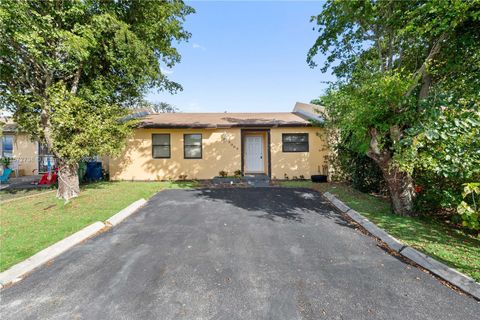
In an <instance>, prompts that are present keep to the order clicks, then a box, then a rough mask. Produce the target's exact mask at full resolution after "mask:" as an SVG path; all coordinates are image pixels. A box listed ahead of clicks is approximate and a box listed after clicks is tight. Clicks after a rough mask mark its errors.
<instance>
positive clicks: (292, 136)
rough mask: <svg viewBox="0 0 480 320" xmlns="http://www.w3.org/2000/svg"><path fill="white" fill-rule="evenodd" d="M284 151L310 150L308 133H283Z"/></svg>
mask: <svg viewBox="0 0 480 320" xmlns="http://www.w3.org/2000/svg"><path fill="white" fill-rule="evenodd" d="M282 151H283V152H308V133H284V134H282Z"/></svg>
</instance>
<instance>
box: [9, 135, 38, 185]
mask: <svg viewBox="0 0 480 320" xmlns="http://www.w3.org/2000/svg"><path fill="white" fill-rule="evenodd" d="M5 135H8V134H5ZM13 137H14V138H13V157H14V158H15V159H17V160H19V166H18V169H19V174H20V175H25V176H31V175H32V174H38V172H36V171H35V173H33V172H32V171H33V170H37V168H38V163H37V161H38V160H37V156H38V145H37V142H36V141H32V140H31V139H30V137H29V136H28V135H27V134H24V133H17V134H15V135H13Z"/></svg>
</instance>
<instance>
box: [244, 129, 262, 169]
mask: <svg viewBox="0 0 480 320" xmlns="http://www.w3.org/2000/svg"><path fill="white" fill-rule="evenodd" d="M263 163H264V162H263V138H262V136H245V172H246V173H260V172H264V168H263Z"/></svg>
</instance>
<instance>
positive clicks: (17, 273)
mask: <svg viewBox="0 0 480 320" xmlns="http://www.w3.org/2000/svg"><path fill="white" fill-rule="evenodd" d="M146 202H147V201H146V200H145V199H140V200H137V201H135V202H134V203H132V204H130V205H129V206H128V207H126V208H125V209H123V210H121V211H119V212H118V213H116V214H114V215H113V216H111V217H110V218H109V219H108V220H107V221H105V223H103V222H100V221H97V222H94V223H92V224H91V225H89V226H87V227H85V228H83V229H81V230H80V231H77V232H75V233H74V234H72V235H70V236H68V237H66V238H65V239H62V240H60V241H58V242H56V243H54V244H52V245H51V246H49V247H47V248H45V249H43V250H42V251H40V252H37V253H36V254H34V255H33V256H31V257H30V258H28V259H26V260H23V261H22V262H19V263H17V264H16V265H14V266H12V267H10V268H9V269H7V270H5V271H3V272H1V273H0V289H2V288H3V287H5V286H6V285H8V284H12V283H15V282H18V281H20V280H22V279H23V277H24V276H25V275H27V274H29V273H30V272H32V271H33V270H35V269H36V268H38V267H40V266H41V265H43V264H45V263H47V262H48V261H50V260H52V259H54V258H56V257H58V256H59V255H61V254H62V253H64V252H65V251H67V250H69V249H70V248H72V247H73V246H75V245H77V244H79V243H81V242H82V241H85V240H86V239H88V238H90V237H92V236H94V235H95V234H97V233H98V232H99V231H101V230H102V229H104V228H105V227H107V228H108V227H112V226H116V225H118V224H119V223H120V222H122V221H123V220H125V219H126V218H127V217H129V216H130V215H131V214H132V213H134V212H135V211H136V210H137V209H138V208H140V207H141V206H143V205H144V204H145V203H146Z"/></svg>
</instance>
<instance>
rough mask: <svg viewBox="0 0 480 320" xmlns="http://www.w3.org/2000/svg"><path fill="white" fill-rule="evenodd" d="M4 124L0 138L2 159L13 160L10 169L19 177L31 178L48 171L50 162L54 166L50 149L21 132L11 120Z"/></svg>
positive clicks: (5, 121) (0, 155) (5, 120)
mask: <svg viewBox="0 0 480 320" xmlns="http://www.w3.org/2000/svg"><path fill="white" fill-rule="evenodd" d="M2 122H4V123H5V124H4V125H3V126H2V135H1V138H0V158H5V157H6V158H11V159H12V162H11V165H10V167H11V168H12V169H14V170H15V171H16V172H15V173H16V174H17V175H19V176H31V175H37V174H41V173H44V172H46V171H47V166H48V162H49V161H50V164H51V165H53V164H54V162H55V161H54V156H53V155H52V154H51V153H50V152H49V151H48V148H47V147H46V146H45V145H44V144H42V143H40V142H38V141H35V140H32V139H31V138H30V136H29V135H28V134H26V133H23V132H19V131H18V129H17V125H16V124H15V123H13V122H11V121H10V120H9V119H4V120H3V121H2Z"/></svg>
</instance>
